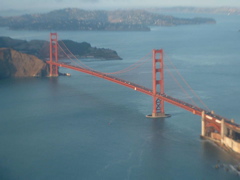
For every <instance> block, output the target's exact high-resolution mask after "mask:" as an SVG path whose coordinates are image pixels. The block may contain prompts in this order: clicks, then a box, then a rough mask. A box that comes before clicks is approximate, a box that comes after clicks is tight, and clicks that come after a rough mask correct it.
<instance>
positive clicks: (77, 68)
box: [46, 61, 240, 127]
mask: <svg viewBox="0 0 240 180" xmlns="http://www.w3.org/2000/svg"><path fill="white" fill-rule="evenodd" d="M46 62H47V63H48V64H52V65H56V66H59V67H64V68H68V69H72V70H75V71H80V72H83V73H86V74H90V75H92V76H96V77H99V78H102V79H106V80H108V81H111V82H114V83H117V84H120V85H122V86H125V87H128V88H131V89H133V90H135V91H139V92H141V93H144V94H147V95H149V96H154V94H153V91H152V89H149V88H146V87H144V86H141V85H138V84H135V83H133V82H130V81H126V80H123V79H120V78H117V77H114V76H111V75H107V74H104V73H102V72H99V71H95V70H92V69H85V68H82V67H81V66H73V65H69V64H65V63H56V62H52V63H51V62H50V61H46ZM155 96H156V97H157V98H159V99H161V100H163V101H165V102H168V103H170V104H172V105H175V106H178V107H180V108H182V109H185V110H187V111H190V112H192V113H193V114H196V115H199V116H201V115H202V112H203V111H205V115H206V117H208V119H209V120H211V121H213V122H217V123H218V124H220V123H221V120H222V119H224V120H225V122H226V123H228V124H231V125H234V126H237V127H240V125H238V124H236V123H233V122H231V120H229V119H227V118H224V117H222V116H220V115H217V114H212V113H211V112H210V111H207V110H204V109H202V108H199V107H197V106H195V105H192V104H189V103H187V102H184V101H182V100H179V99H177V98H174V97H171V96H168V95H166V94H160V93H157V94H156V95H155Z"/></svg>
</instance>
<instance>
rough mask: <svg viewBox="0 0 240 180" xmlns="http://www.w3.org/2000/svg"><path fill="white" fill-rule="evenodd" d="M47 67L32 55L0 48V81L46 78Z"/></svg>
mask: <svg viewBox="0 0 240 180" xmlns="http://www.w3.org/2000/svg"><path fill="white" fill-rule="evenodd" d="M48 71H49V70H48V65H47V64H46V63H45V62H44V61H42V60H40V59H38V58H37V57H35V56H33V55H28V54H25V53H21V52H18V51H15V50H12V49H9V48H0V79H2V78H8V77H36V76H47V75H48Z"/></svg>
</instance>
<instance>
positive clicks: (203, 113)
mask: <svg viewBox="0 0 240 180" xmlns="http://www.w3.org/2000/svg"><path fill="white" fill-rule="evenodd" d="M201 122H202V130H201V138H204V137H205V112H204V111H202V118H201Z"/></svg>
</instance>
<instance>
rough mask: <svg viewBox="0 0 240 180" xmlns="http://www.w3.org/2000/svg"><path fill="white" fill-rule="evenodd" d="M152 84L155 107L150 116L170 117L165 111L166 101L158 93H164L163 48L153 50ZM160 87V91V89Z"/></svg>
mask: <svg viewBox="0 0 240 180" xmlns="http://www.w3.org/2000/svg"><path fill="white" fill-rule="evenodd" d="M152 54H153V56H152V58H153V60H152V86H153V109H152V114H151V115H148V116H147V117H149V118H160V117H168V116H169V115H166V114H165V111H164V101H163V100H161V99H159V98H157V97H156V94H157V93H160V94H164V63H163V50H162V49H160V50H155V49H154V50H153V52H152ZM158 88H159V91H158Z"/></svg>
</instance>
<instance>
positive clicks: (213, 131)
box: [47, 33, 240, 157]
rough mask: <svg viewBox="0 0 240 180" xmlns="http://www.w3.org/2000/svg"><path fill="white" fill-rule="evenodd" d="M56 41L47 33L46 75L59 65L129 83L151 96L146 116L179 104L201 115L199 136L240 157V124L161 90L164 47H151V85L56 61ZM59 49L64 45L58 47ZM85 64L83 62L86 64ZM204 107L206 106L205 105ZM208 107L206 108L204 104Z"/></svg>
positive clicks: (55, 71) (55, 73)
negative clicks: (150, 112)
mask: <svg viewBox="0 0 240 180" xmlns="http://www.w3.org/2000/svg"><path fill="white" fill-rule="evenodd" d="M58 47H60V48H61V46H60V45H59V44H58V38H57V33H51V34H50V53H49V54H50V58H49V61H47V63H48V64H49V67H50V72H49V76H50V77H56V76H58V68H59V67H62V68H68V69H72V70H75V71H79V72H82V73H86V74H89V75H91V76H95V77H98V78H102V79H105V80H108V81H111V82H114V83H116V84H119V85H122V86H125V87H128V88H130V89H132V90H135V91H138V92H141V93H144V94H147V95H149V96H152V98H153V108H152V114H150V115H147V117H148V118H165V117H169V116H170V115H169V114H165V111H164V103H165V102H167V103H169V104H172V105H174V106H177V107H179V108H182V109H185V110H187V111H190V112H191V113H193V114H195V115H198V116H201V127H202V130H201V138H203V139H208V140H210V141H213V142H215V143H216V144H218V145H219V146H221V147H224V149H227V150H229V151H230V152H235V153H236V154H237V155H239V157H240V125H239V124H236V123H235V122H234V120H229V119H227V118H224V117H222V116H220V115H217V114H215V113H214V112H213V111H209V110H205V109H203V108H200V107H198V106H196V105H193V104H190V103H187V102H184V101H182V100H180V99H177V98H174V97H172V96H169V95H167V94H165V92H164V61H163V50H162V49H160V50H153V53H152V54H153V55H152V86H153V87H152V89H150V88H147V87H143V86H141V85H138V84H136V83H133V82H130V81H127V80H124V79H120V78H117V77H115V76H112V75H109V74H111V73H103V72H99V71H96V70H93V69H91V68H89V67H86V68H85V67H84V66H82V65H81V66H79V65H77V66H75V65H71V64H66V63H63V62H58ZM61 50H62V51H64V50H63V48H61ZM85 66H86V65H85ZM206 108H207V107H206ZM207 109H208V108H207Z"/></svg>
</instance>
